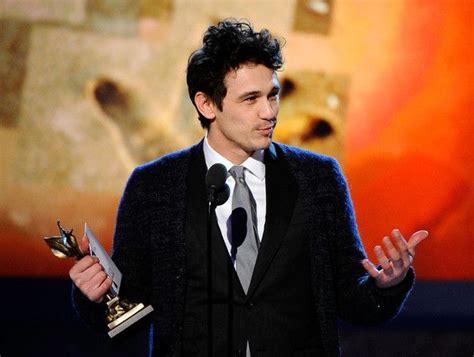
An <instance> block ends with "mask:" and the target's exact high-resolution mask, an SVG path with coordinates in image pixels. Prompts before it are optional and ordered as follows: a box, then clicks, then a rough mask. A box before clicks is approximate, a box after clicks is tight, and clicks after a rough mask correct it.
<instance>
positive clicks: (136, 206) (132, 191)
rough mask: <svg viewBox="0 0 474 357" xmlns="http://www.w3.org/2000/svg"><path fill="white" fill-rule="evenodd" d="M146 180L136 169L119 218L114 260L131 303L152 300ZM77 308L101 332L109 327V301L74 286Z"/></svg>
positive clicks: (127, 188)
mask: <svg viewBox="0 0 474 357" xmlns="http://www.w3.org/2000/svg"><path fill="white" fill-rule="evenodd" d="M143 187H144V185H143V182H142V180H140V178H139V172H138V171H137V170H135V171H134V172H133V173H132V175H131V176H130V178H129V180H128V183H127V185H126V188H125V191H124V193H123V195H122V198H121V201H120V205H119V209H118V213H117V220H116V228H115V234H114V243H113V255H112V259H113V261H114V262H115V264H116V265H117V267H118V268H119V270H120V271H121V272H122V283H121V287H120V292H119V296H120V297H121V298H127V299H128V300H129V301H130V302H143V303H145V304H146V303H148V301H149V292H148V290H149V287H150V284H149V279H150V277H149V269H147V266H148V265H147V262H148V255H147V254H146V252H147V251H148V249H147V245H148V243H147V241H146V235H145V234H143V233H144V232H142V225H141V222H140V219H141V218H140V217H141V216H140V214H139V213H140V212H142V211H143V207H142V206H143V202H144V200H143V196H144V194H145V193H144V191H143ZM72 302H73V307H74V310H75V312H76V314H77V315H78V317H79V318H80V320H82V321H83V322H84V323H85V324H86V325H88V326H89V327H92V328H93V329H95V330H98V331H104V332H105V330H106V321H105V313H106V306H105V303H100V304H97V303H94V302H91V301H89V300H88V299H87V297H85V296H84V295H83V294H82V293H81V291H80V290H79V289H78V288H76V287H75V286H73V290H72Z"/></svg>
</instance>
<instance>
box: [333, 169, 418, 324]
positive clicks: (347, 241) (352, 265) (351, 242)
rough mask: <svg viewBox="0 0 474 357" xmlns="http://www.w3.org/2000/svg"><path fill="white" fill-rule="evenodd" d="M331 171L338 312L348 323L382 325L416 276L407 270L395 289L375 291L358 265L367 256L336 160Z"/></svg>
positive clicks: (372, 281)
mask: <svg viewBox="0 0 474 357" xmlns="http://www.w3.org/2000/svg"><path fill="white" fill-rule="evenodd" d="M332 169H333V177H334V178H335V187H336V204H335V210H336V214H335V215H334V221H335V222H334V226H335V232H336V234H335V236H336V237H335V239H334V245H333V258H334V259H335V264H334V274H335V283H336V300H337V312H338V315H339V317H341V318H342V319H344V320H346V321H348V322H350V323H357V324H367V325H373V324H377V323H381V322H384V321H386V320H389V319H391V318H393V317H395V316H396V315H397V314H398V312H399V311H400V309H401V307H402V305H403V303H404V302H405V299H406V298H407V296H408V294H409V292H410V291H411V288H412V286H413V283H414V278H415V274H414V271H413V269H412V268H410V269H409V271H408V273H407V276H406V277H405V279H404V280H403V281H402V282H401V283H400V284H398V285H397V286H394V287H391V288H387V289H380V288H377V286H376V285H375V280H374V279H373V278H372V277H370V276H369V275H368V273H367V272H366V271H365V269H364V267H363V266H362V264H361V261H362V260H363V259H365V258H366V257H367V256H366V253H365V251H364V248H363V246H362V243H361V240H360V237H359V233H358V230H357V226H356V221H355V215H354V209H353V205H352V201H351V198H350V194H349V190H348V187H347V183H346V180H345V178H344V176H343V174H342V172H341V169H340V167H339V165H338V164H337V162H336V161H335V160H334V161H333V168H332Z"/></svg>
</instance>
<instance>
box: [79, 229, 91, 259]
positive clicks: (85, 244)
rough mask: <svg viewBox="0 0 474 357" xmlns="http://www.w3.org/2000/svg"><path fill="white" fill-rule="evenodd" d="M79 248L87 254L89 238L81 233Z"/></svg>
mask: <svg viewBox="0 0 474 357" xmlns="http://www.w3.org/2000/svg"><path fill="white" fill-rule="evenodd" d="M79 249H80V250H81V252H82V253H83V254H86V255H87V254H89V238H87V235H85V234H84V235H83V236H82V238H81V240H80V241H79Z"/></svg>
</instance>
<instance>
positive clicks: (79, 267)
mask: <svg viewBox="0 0 474 357" xmlns="http://www.w3.org/2000/svg"><path fill="white" fill-rule="evenodd" d="M98 262H99V259H98V258H96V257H91V256H90V255H86V256H85V257H83V258H81V259H80V260H78V261H77V262H76V264H74V265H73V266H72V268H71V269H70V270H69V276H70V277H71V279H73V280H74V278H75V277H76V276H77V275H79V274H82V273H83V272H84V271H85V270H87V269H89V268H90V267H91V266H92V265H94V264H97V263H98Z"/></svg>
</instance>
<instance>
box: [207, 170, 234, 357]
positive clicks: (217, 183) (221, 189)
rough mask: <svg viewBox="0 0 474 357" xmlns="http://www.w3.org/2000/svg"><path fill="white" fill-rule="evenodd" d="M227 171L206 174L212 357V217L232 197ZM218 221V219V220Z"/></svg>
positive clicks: (208, 338) (208, 299)
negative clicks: (227, 181) (217, 208)
mask: <svg viewBox="0 0 474 357" xmlns="http://www.w3.org/2000/svg"><path fill="white" fill-rule="evenodd" d="M227 175H228V173H227V169H226V167H225V166H224V165H223V164H219V163H218V164H214V165H212V166H211V167H210V168H209V170H208V171H207V174H206V185H207V202H208V204H209V206H208V212H207V213H208V214H207V350H208V356H212V354H213V353H212V352H213V351H212V350H213V346H212V345H213V343H212V337H213V334H212V325H213V323H212V217H213V216H215V213H216V207H217V206H219V205H221V204H223V203H224V202H226V201H227V199H228V198H229V195H230V189H229V186H228V185H227V184H226V183H225V181H226V179H227ZM216 219H217V218H216Z"/></svg>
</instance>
